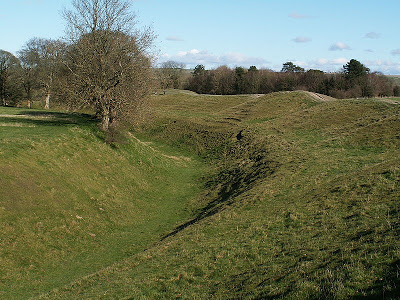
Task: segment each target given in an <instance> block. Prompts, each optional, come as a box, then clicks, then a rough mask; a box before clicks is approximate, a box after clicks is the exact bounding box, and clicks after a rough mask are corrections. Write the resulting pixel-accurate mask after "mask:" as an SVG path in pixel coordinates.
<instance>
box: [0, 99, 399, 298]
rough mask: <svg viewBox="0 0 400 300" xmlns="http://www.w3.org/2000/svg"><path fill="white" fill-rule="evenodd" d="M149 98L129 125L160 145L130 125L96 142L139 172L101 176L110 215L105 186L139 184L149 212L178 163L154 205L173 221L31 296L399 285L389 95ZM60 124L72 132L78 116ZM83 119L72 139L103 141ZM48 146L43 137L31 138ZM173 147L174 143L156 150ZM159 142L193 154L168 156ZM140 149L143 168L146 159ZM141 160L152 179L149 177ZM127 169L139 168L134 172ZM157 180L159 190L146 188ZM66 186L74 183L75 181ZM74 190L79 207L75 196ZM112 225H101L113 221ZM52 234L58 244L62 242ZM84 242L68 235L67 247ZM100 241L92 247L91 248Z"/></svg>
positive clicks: (256, 292)
mask: <svg viewBox="0 0 400 300" xmlns="http://www.w3.org/2000/svg"><path fill="white" fill-rule="evenodd" d="M149 112H151V115H149V116H148V118H147V119H146V120H147V121H144V122H143V123H142V124H139V126H137V127H136V129H135V132H134V135H135V136H137V137H139V138H140V139H141V140H145V141H152V142H153V144H151V146H152V147H153V148H154V149H155V150H157V151H156V154H157V153H158V154H161V156H160V157H159V158H158V160H156V159H155V158H154V157H153V156H154V155H155V153H154V151H153V150H151V149H149V148H148V147H147V146H148V145H147V146H146V144H145V145H143V143H137V142H136V140H134V139H133V140H132V141H131V142H130V143H129V144H125V145H121V146H119V148H117V149H112V148H111V149H110V148H107V149H109V150H108V151H109V152H106V153H119V156H118V157H119V159H118V160H117V161H118V162H115V163H114V164H110V170H113V169H115V168H121V165H134V166H136V167H137V168H139V169H140V172H139V173H140V174H136V173H135V174H132V175H131V177H130V178H131V180H132V182H136V185H134V186H135V188H133V189H132V190H129V189H128V190H126V191H121V190H120V189H121V187H123V186H125V185H124V181H125V179H124V180H122V179H121V178H120V177H117V176H116V175H115V176H116V177H115V178H113V179H112V180H114V181H116V182H118V184H114V185H115V186H116V188H115V189H114V190H112V193H111V194H112V195H114V197H113V201H112V202H111V203H114V202H118V203H119V204H120V205H121V206H112V208H113V209H114V210H113V213H115V215H113V216H114V217H115V216H116V215H117V214H118V212H123V215H122V217H121V222H123V220H124V218H125V217H124V214H127V218H129V216H130V215H129V214H128V212H127V211H129V209H127V208H126V207H127V206H124V205H126V204H125V202H123V201H121V200H119V199H124V196H123V195H124V194H126V193H135V194H138V195H140V196H138V197H137V199H142V198H143V197H146V195H147V198H146V199H147V201H145V202H146V204H144V203H141V202H140V203H141V205H143V206H142V207H141V208H140V211H143V212H144V211H146V212H147V211H149V212H151V211H152V210H151V208H152V205H151V204H152V203H156V204H155V205H157V206H162V205H161V201H160V200H157V197H158V195H159V193H161V191H163V192H164V191H166V190H168V189H169V188H168V187H170V186H171V183H170V184H167V182H170V181H168V179H169V178H170V177H173V175H171V174H170V173H169V170H170V166H168V167H166V166H164V160H165V163H169V164H172V165H173V166H175V167H176V168H177V170H179V171H178V172H177V171H175V172H173V173H174V174H180V175H179V176H178V175H176V176H177V178H176V179H177V180H179V182H180V183H181V184H182V185H181V186H180V187H177V188H172V189H169V192H167V194H169V193H170V194H169V195H170V196H169V197H170V198H173V197H174V195H175V193H177V192H179V193H183V194H184V196H183V197H182V198H184V199H186V200H185V201H184V204H185V205H184V206H183V207H185V209H183V210H182V205H181V203H174V204H172V202H171V201H169V202H168V201H165V202H162V203H164V204H165V206H162V207H163V209H162V210H163V211H165V213H166V215H169V214H170V213H171V212H178V211H180V213H179V214H178V215H177V216H176V218H174V221H173V222H170V223H169V224H173V225H175V226H176V225H180V226H178V227H175V230H173V229H174V226H170V227H168V228H167V227H165V228H164V231H163V233H164V234H167V235H166V236H165V238H162V239H160V234H158V235H157V234H153V235H149V234H148V235H146V234H145V235H143V234H144V233H143V232H141V231H139V232H138V231H135V233H132V236H131V241H138V240H139V241H140V240H144V239H145V236H148V239H147V241H149V243H148V244H147V245H148V246H147V247H144V248H145V251H136V250H133V251H130V252H128V253H126V255H125V256H123V259H121V258H118V257H121V256H118V255H116V256H114V257H113V258H110V263H109V264H107V265H108V267H105V266H104V267H103V266H100V265H99V266H97V267H96V268H95V269H96V270H95V271H93V272H92V274H90V275H89V276H84V275H83V274H82V275H80V274H78V273H79V272H80V271H81V270H82V268H83V267H82V266H83V265H77V269H76V273H75V274H76V276H75V277H74V278H72V277H71V278H68V280H64V285H62V284H61V281H60V282H59V284H53V287H55V289H53V290H52V291H49V288H50V285H48V286H46V288H43V290H47V291H48V292H47V293H46V292H44V293H42V294H41V296H40V297H38V298H40V299H243V298H245V299H382V298H383V297H384V299H397V298H399V297H398V295H399V294H400V280H399V277H398V271H399V270H400V242H399V239H398V237H399V234H400V231H399V230H400V227H399V225H400V223H399V220H400V210H399V199H400V153H399V152H400V150H399V149H400V138H399V130H400V109H399V107H398V105H395V104H391V103H387V102H384V101H379V100H377V101H371V100H338V101H331V102H323V103H322V102H321V103H320V102H317V101H314V100H313V99H312V98H310V97H309V96H307V95H306V94H304V93H301V92H292V93H274V94H270V95H265V96H262V97H258V98H257V97H254V96H204V95H195V94H187V93H180V92H178V91H168V93H167V94H166V95H160V96H153V97H152V100H151V107H150V108H149ZM65 126H66V127H67V128H68V126H72V128H74V129H73V131H74V130H75V131H79V132H81V131H82V130H83V129H82V126H83V127H85V126H86V125H83V124H80V125H76V126H74V125H65ZM87 126H88V127H87V128H88V129H87V131H85V130H83V131H84V132H86V134H87V135H89V136H91V137H92V139H93V142H91V143H90V144H88V145H87V147H86V149H93V147H100V146H96V145H97V143H99V144H100V145H102V147H103V146H104V147H106V146H105V145H103V144H102V142H101V140H99V139H98V138H97V137H96V134H93V132H95V131H94V130H95V129H93V126H92V125H90V124H88V125H87ZM72 128H71V129H72ZM71 129H68V130H69V131H70V130H71ZM74 134H77V133H74ZM80 134H82V132H81V133H80ZM73 136H74V135H72V136H71V134H69V135H67V136H66V139H67V140H68V142H67V141H66V140H65V142H64V146H65V147H72V148H74V147H76V149H79V150H81V151H78V153H81V152H82V151H84V149H85V147H82V148H81V146H79V147H78V146H69V145H70V144H72V145H74V142H73V141H74V138H71V137H73ZM46 139H48V138H46ZM84 140H86V138H84V139H83V141H84ZM83 141H79V142H78V143H76V145H78V144H79V145H81V144H84V142H83ZM36 147H37V146H36ZM49 148H52V147H49V145H43V148H41V149H40V151H39V152H43V151H45V150H44V149H49ZM53 148H54V147H53ZM177 148H179V149H180V150H179V151H180V152H179V154H168V153H173V151H177V150H176V149H177ZM101 149H103V148H101ZM134 149H136V150H134ZM141 149H142V150H141ZM145 150H146V151H145ZM63 151H65V150H63ZM103 151H105V150H103ZM71 152H72V151H71ZM95 152H98V151H95ZM102 153H103V152H102ZM166 153H167V154H166ZM104 154H105V153H104ZM10 155H11V154H10ZM165 155H167V156H170V157H171V156H177V157H179V156H193V155H195V157H200V158H201V160H200V162H199V161H197V160H196V159H195V160H192V161H191V163H189V162H187V161H186V160H184V159H180V160H179V159H178V160H177V158H175V159H172V161H171V158H169V159H168V157H166V156H165ZM38 156H39V155H37V156H35V157H38ZM106 156H107V157H109V156H110V155H106ZM121 157H130V158H131V159H130V160H129V164H128V163H127V164H125V163H123V164H121V161H120V159H121ZM146 157H147V159H145V158H146ZM89 158H90V157H89ZM13 159H17V158H13ZM86 160H87V161H88V162H91V164H93V169H94V170H100V171H99V172H104V173H105V174H108V173H107V171H106V170H103V168H104V166H102V165H101V164H96V163H95V162H96V157H91V158H90V159H86ZM24 161H25V163H26V160H24ZM32 161H35V162H34V163H35V164H36V163H37V162H36V159H35V160H32ZM140 161H142V164H141V163H140ZM149 161H151V162H152V163H153V165H152V167H151V168H150V167H146V166H149ZM145 162H147V163H145ZM32 163H33V162H32ZM192 163H193V164H192ZM204 165H208V167H204ZM61 166H63V167H65V166H67V167H68V161H66V160H64V161H60V167H61ZM156 166H157V167H156ZM163 166H164V167H163ZM182 166H184V168H183V169H184V170H185V171H183V170H181V168H182ZM155 167H156V168H155ZM87 168H88V167H87ZM87 168H86V169H87ZM19 169H20V170H23V168H19ZM30 169H40V168H39V166H36V167H34V168H33V167H32V168H30ZM70 172H71V171H70ZM110 172H111V171H110ZM154 172H155V173H154ZM193 172H194V173H193ZM8 174H11V172H8ZM124 174H125V173H124ZM128 174H129V172H128V173H126V175H124V176H122V177H124V178H127V177H128ZM146 174H147V175H146ZM155 174H158V175H156V176H158V177H159V182H158V183H157V184H152V180H154V179H156V178H155ZM190 174H192V175H190ZM8 176H11V175H8ZM107 176H109V177H110V178H112V177H111V174H108V175H107ZM53 177H54V176H52V178H53ZM77 177H78V178H82V177H84V176H83V175H82V174H77ZM0 178H1V177H0ZM138 178H141V179H142V178H143V179H142V181H140V180H139V182H137V180H138ZM96 180H99V178H96ZM96 180H94V181H96ZM109 180H111V179H109ZM70 181H72V182H73V180H72V179H70V180H67V181H66V182H70ZM10 182H12V181H10ZM107 182H109V181H107ZM161 183H162V184H166V185H162V184H161ZM158 184H161V186H160V187H159V190H153V189H155V188H156V187H157V186H158ZM73 190H74V191H75V192H74V193H73V194H74V195H75V194H77V192H78V191H79V189H76V188H75V189H73ZM95 190H96V191H97V190H101V187H100V186H99V187H98V188H96V189H95ZM111 194H110V195H111ZM71 196H72V194H71ZM93 197H94V198H95V199H100V197H101V196H100V195H97V196H93ZM82 199H85V198H82ZM135 199H136V197H135ZM104 201H105V200H103V202H101V205H103V203H105V202H104ZM52 202H53V201H52ZM74 203H75V205H77V206H78V207H79V205H82V204H80V203H85V201H75V202H74ZM122 203H123V204H122ZM138 203H139V202H136V201H135V202H133V203H132V204H131V205H139V204H138ZM171 205H172V206H171ZM173 205H175V206H173ZM85 207H86V206H85ZM89 207H90V206H88V208H87V209H89ZM95 207H96V206H95ZM64 209H65V208H64ZM109 209H111V208H107V210H109ZM168 209H169V210H168ZM167 211H168V212H167ZM75 213H76V212H75V211H73V214H75ZM79 213H80V214H82V215H83V213H81V212H79ZM93 214H94V212H93ZM159 214H161V213H159ZM118 217H120V216H119V215H118ZM165 218H167V216H165ZM75 221H76V220H75ZM119 221H120V220H119V218H118V222H119ZM114 222H117V218H116V217H115V219H114ZM125 222H127V221H125ZM157 222H158V221H157ZM157 222H156V221H154V222H153V223H152V222H150V221H149V223H143V224H144V225H142V226H143V227H142V228H148V225H147V224H151V226H150V227H153V226H157V225H156V224H157ZM87 226H88V225H87ZM102 226H104V227H105V228H107V227H106V226H105V225H102ZM88 228H89V229H87V230H88V231H89V232H92V231H93V230H94V229H92V228H90V227H88ZM120 228H121V227H118V228H115V231H113V232H121V231H120ZM26 231H29V228H27V229H26ZM55 231H56V232H57V231H59V229H58V230H57V229H56V230H55ZM157 233H159V232H157ZM82 234H83V233H82ZM135 234H136V235H135ZM7 235H8V236H10V235H11V234H10V233H8V234H7ZM89 237H90V236H89ZM89 237H87V239H88V240H89V241H92V240H91V239H90V238H91V237H90V238H89ZM96 238H97V236H96ZM104 238H109V239H110V240H114V238H115V236H113V235H112V234H111V233H110V232H107V231H106V232H105V233H104ZM119 238H120V237H119ZM61 240H62V241H64V239H61ZM115 240H117V239H115ZM122 240H123V238H122ZM64 242H65V246H66V247H67V246H68V245H69V244H70V243H71V242H70V241H64ZM97 243H98V241H97V242H94V243H92V244H85V245H82V248H79V249H77V252H76V253H79V254H77V255H78V256H80V255H81V254H80V253H81V252H80V251H82V252H83V253H84V252H85V249H86V248H87V247H88V246H89V247H92V248H93V247H94V246H96V245H97ZM72 244H73V243H72ZM150 244H151V245H150ZM144 248H142V249H144ZM94 252H96V251H94ZM99 252H101V251H99ZM44 253H46V252H44ZM102 255H104V252H103V253H102V254H99V255H98V256H97V257H96V256H93V262H98V260H99V259H100V258H101V257H102ZM71 261H74V262H75V261H78V262H79V261H80V258H78V257H77V258H74V259H73V260H71ZM111 261H114V263H113V264H111ZM89 271H90V270H87V272H85V275H86V274H89V273H90V272H89ZM66 272H67V271H61V273H66ZM68 282H71V283H68ZM25 284H26V283H25ZM20 286H23V284H20ZM21 295H23V292H21Z"/></svg>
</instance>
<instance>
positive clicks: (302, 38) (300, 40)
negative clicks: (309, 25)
mask: <svg viewBox="0 0 400 300" xmlns="http://www.w3.org/2000/svg"><path fill="white" fill-rule="evenodd" d="M292 41H293V42H295V43H307V42H311V39H310V38H309V37H306V36H298V37H296V38H294V39H293V40H292Z"/></svg>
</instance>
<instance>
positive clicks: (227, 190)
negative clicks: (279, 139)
mask: <svg viewBox="0 0 400 300" xmlns="http://www.w3.org/2000/svg"><path fill="white" fill-rule="evenodd" d="M253 159H254V160H252V159H250V160H249V162H248V163H247V164H246V165H241V166H237V165H236V166H233V167H231V168H228V169H225V170H223V171H221V172H220V174H218V175H217V176H216V177H215V178H214V179H212V180H210V181H209V182H207V183H206V188H208V189H209V190H213V189H217V195H216V196H214V197H213V198H212V199H214V200H211V201H210V202H209V203H208V204H207V205H206V206H205V207H204V208H203V209H202V210H201V211H200V212H199V213H198V215H197V216H196V217H195V218H193V219H192V220H190V221H188V222H186V223H184V224H182V225H180V226H178V227H176V228H175V229H174V230H173V231H172V232H170V233H169V234H167V235H165V236H164V237H162V238H161V241H162V240H165V239H166V238H168V237H171V236H174V235H176V234H177V233H179V232H180V231H182V230H184V229H185V228H186V227H188V226H190V225H193V224H195V223H197V222H199V221H201V220H203V219H205V218H207V217H210V216H212V215H215V214H216V213H218V212H219V211H221V210H222V209H224V208H226V207H228V206H231V205H232V204H233V203H234V202H235V198H236V197H238V196H239V195H241V194H243V193H245V192H246V191H249V190H250V189H252V188H253V187H254V185H256V184H257V182H258V181H259V179H261V178H265V177H266V176H270V175H272V174H273V173H274V172H275V170H276V169H277V168H278V167H279V164H278V163H277V162H274V161H270V160H268V158H267V157H266V156H260V155H258V156H257V155H255V157H254V158H253Z"/></svg>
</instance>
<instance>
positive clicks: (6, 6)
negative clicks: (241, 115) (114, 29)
mask: <svg viewBox="0 0 400 300" xmlns="http://www.w3.org/2000/svg"><path fill="white" fill-rule="evenodd" d="M130 1H132V7H133V10H134V11H135V12H136V14H137V16H138V20H139V25H140V26H145V25H151V26H152V28H153V30H154V32H155V33H156V34H157V39H156V41H155V53H156V55H157V57H158V62H162V61H166V60H175V61H178V62H182V63H185V64H186V65H187V67H193V66H195V65H197V64H204V65H205V66H206V67H207V68H213V67H216V66H218V65H223V64H226V65H229V66H232V67H234V66H244V67H249V66H250V65H256V66H257V67H259V68H262V67H264V68H270V69H273V70H279V69H280V68H281V67H282V64H283V63H284V62H286V61H293V62H294V63H296V64H298V65H300V66H302V67H304V68H305V69H309V68H315V69H321V70H324V71H332V72H334V71H337V70H339V69H340V68H341V67H342V66H343V65H344V64H345V63H346V62H347V61H349V60H350V59H352V58H355V59H357V60H359V61H361V62H362V63H364V64H365V65H366V66H368V67H369V68H370V69H371V70H372V71H381V72H383V73H385V74H400V38H399V33H398V32H399V31H398V30H399V28H400V18H399V16H398V14H399V12H400V1H399V0H378V1H375V0H318V1H317V0H301V1H300V0H130ZM70 5H71V0H0V49H4V50H7V51H10V52H13V53H16V51H18V49H20V48H21V47H22V46H23V45H24V43H26V42H27V41H28V40H29V39H30V38H32V37H43V38H59V37H62V36H63V35H64V27H65V24H64V21H63V19H62V17H61V14H60V11H61V10H62V8H63V7H67V8H68V7H70Z"/></svg>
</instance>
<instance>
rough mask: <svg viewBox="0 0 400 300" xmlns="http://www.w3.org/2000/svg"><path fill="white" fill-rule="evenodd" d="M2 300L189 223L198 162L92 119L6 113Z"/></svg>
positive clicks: (65, 279)
mask: <svg viewBox="0 0 400 300" xmlns="http://www.w3.org/2000/svg"><path fill="white" fill-rule="evenodd" d="M0 125H1V130H0V186H1V189H0V220H1V221H0V265H1V268H0V298H2V299H24V298H27V297H30V296H34V295H37V294H39V293H42V292H45V291H48V290H51V289H53V288H55V287H58V286H62V285H65V284H67V283H69V282H71V281H73V280H76V279H79V278H81V277H82V276H85V275H87V274H90V273H93V272H95V271H97V270H99V269H102V268H104V267H106V266H108V265H110V264H112V263H114V262H115V261H118V260H121V259H123V258H125V257H127V256H130V255H133V254H135V253H138V252H140V251H143V250H144V249H146V248H148V247H149V246H150V245H151V244H152V243H153V242H154V241H156V240H157V239H159V238H160V237H161V236H162V235H164V234H165V233H167V232H169V231H170V230H172V229H173V228H174V227H175V226H176V225H178V224H179V223H180V222H182V220H185V219H187V218H188V217H189V216H190V215H191V210H190V207H189V206H188V203H189V199H190V198H191V197H193V196H194V195H196V194H197V193H198V192H199V189H200V187H199V185H200V181H198V178H199V176H200V175H201V170H202V169H203V167H202V165H201V164H200V162H199V161H198V160H197V159H196V158H195V157H193V156H192V157H185V156H182V153H180V152H177V151H175V150H174V149H172V148H166V147H163V148H162V149H161V148H160V147H158V146H157V145H155V144H148V143H143V142H141V141H138V140H137V139H133V138H132V139H130V140H128V141H127V142H126V143H125V144H121V145H119V146H118V147H117V148H115V147H114V148H113V147H111V146H109V145H107V144H105V143H104V142H103V139H102V138H101V136H99V135H100V133H99V132H98V131H97V129H96V126H95V124H94V123H93V120H92V119H91V118H90V116H88V115H80V114H66V113H58V112H47V111H40V110H29V111H27V110H23V109H13V108H0Z"/></svg>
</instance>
